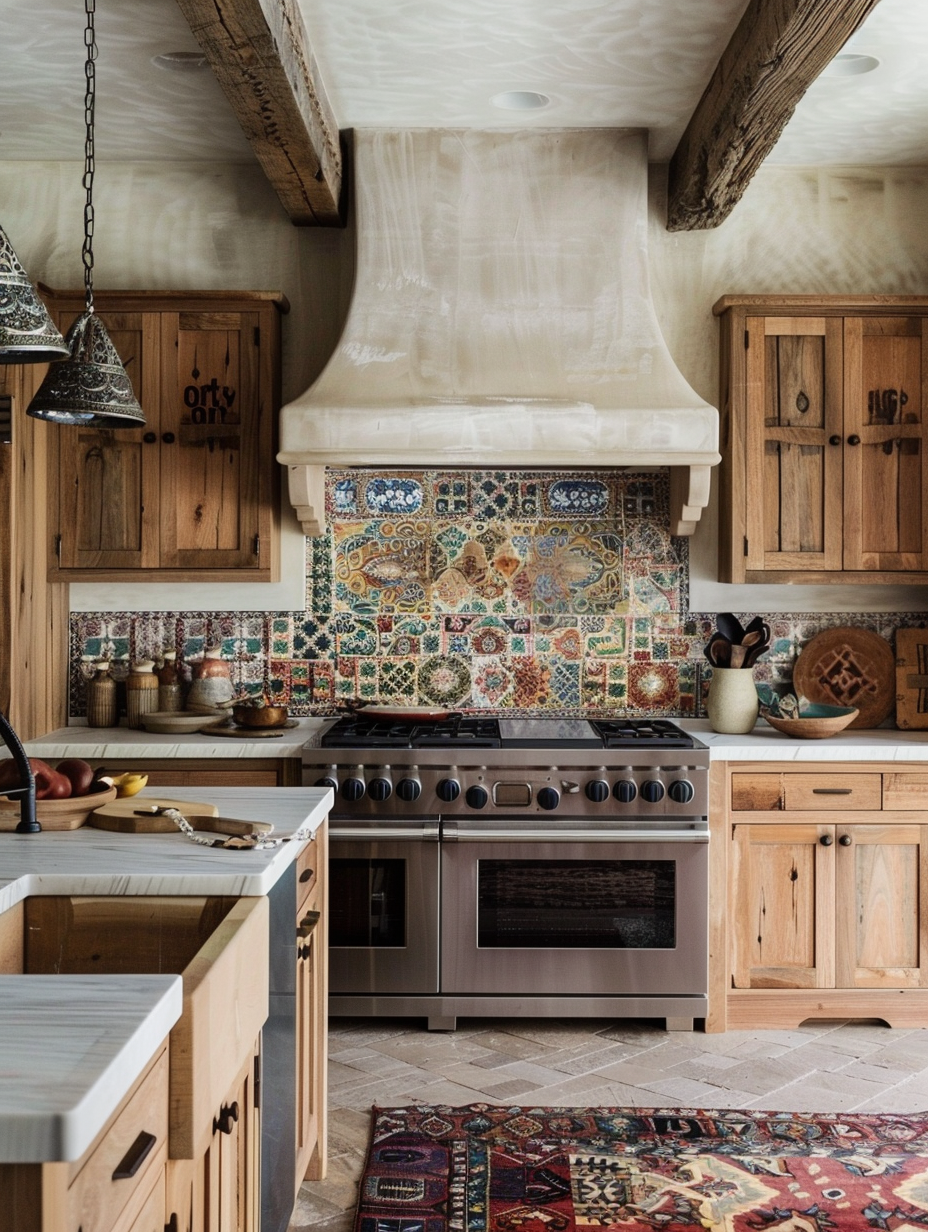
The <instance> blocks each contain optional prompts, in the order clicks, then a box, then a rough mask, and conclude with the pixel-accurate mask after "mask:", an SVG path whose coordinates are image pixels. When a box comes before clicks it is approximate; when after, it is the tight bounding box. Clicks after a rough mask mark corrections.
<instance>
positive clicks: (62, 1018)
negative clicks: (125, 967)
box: [0, 975, 183, 1164]
mask: <svg viewBox="0 0 928 1232" xmlns="http://www.w3.org/2000/svg"><path fill="white" fill-rule="evenodd" d="M182 1004H183V988H182V981H181V978H180V976H179V975H134V976H129V975H123V976H100V975H70V976H68V975H5V976H2V977H0V1161H2V1162H4V1163H16V1164H21V1163H43V1162H45V1161H48V1160H74V1159H80V1157H81V1156H82V1155H83V1153H84V1152H85V1151H86V1150H87V1148H88V1147H89V1146H90V1144H91V1143H92V1142H93V1140H94V1138H96V1136H97V1134H98V1133H99V1132H100V1130H101V1129H102V1128H103V1126H104V1125H105V1124H106V1121H107V1119H108V1118H109V1117H110V1115H111V1114H112V1112H113V1109H114V1108H115V1107H117V1106H118V1104H119V1103H120V1101H121V1100H122V1099H123V1098H124V1096H125V1095H126V1093H127V1092H128V1090H129V1089H130V1087H131V1086H132V1084H133V1083H134V1082H135V1080H136V1078H137V1077H138V1076H139V1074H141V1073H142V1072H143V1070H144V1069H145V1066H146V1065H147V1064H148V1061H149V1060H150V1059H151V1057H153V1056H154V1054H155V1050H156V1049H157V1048H158V1045H159V1044H160V1043H161V1041H162V1040H163V1039H164V1038H165V1036H166V1035H167V1033H168V1032H169V1031H170V1029H171V1027H172V1026H173V1025H174V1023H175V1022H177V1020H178V1018H180V1015H181V1007H182Z"/></svg>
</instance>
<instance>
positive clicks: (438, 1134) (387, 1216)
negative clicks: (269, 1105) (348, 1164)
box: [356, 1104, 928, 1232]
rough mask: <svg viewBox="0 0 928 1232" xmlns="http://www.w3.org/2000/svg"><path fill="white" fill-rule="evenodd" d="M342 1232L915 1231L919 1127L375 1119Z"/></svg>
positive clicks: (474, 1115) (470, 1115) (926, 1118)
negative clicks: (603, 1231)
mask: <svg viewBox="0 0 928 1232" xmlns="http://www.w3.org/2000/svg"><path fill="white" fill-rule="evenodd" d="M374 1114H375V1116H374V1127H373V1132H372V1139H371V1147H370V1152H369V1154H368V1160H367V1166H366V1169H365V1173H364V1177H363V1179H362V1181H361V1191H360V1195H359V1199H358V1216H357V1223H356V1232H572V1230H573V1229H595V1228H609V1229H613V1230H615V1232H618V1230H619V1229H624V1228H637V1227H647V1228H657V1229H661V1230H662V1232H677V1229H684V1228H685V1229H693V1228H713V1229H714V1228H722V1229H731V1230H732V1232H741V1230H744V1232H749V1230H750V1232H756V1230H757V1229H763V1230H774V1232H833V1230H834V1229H841V1230H845V1229H854V1230H855V1232H857V1230H862V1229H866V1228H878V1229H883V1230H884V1232H915V1230H916V1229H920V1228H925V1227H928V1114H919V1115H916V1116H907V1115H901V1114H900V1115H875V1114H873V1115H871V1114H864V1113H849V1114H848V1115H846V1116H843V1115H835V1116H832V1115H829V1116H821V1115H807V1114H796V1113H785V1112H760V1113H757V1112H712V1111H702V1110H695V1109H687V1108H682V1109H680V1108H678V1109H671V1108H656V1109H655V1108H637V1109H635V1108H532V1107H528V1106H526V1107H519V1108H498V1107H494V1106H492V1105H489V1104H473V1105H471V1106H469V1107H466V1108H448V1107H444V1106H442V1105H435V1106H417V1107H408V1108H375V1109H374Z"/></svg>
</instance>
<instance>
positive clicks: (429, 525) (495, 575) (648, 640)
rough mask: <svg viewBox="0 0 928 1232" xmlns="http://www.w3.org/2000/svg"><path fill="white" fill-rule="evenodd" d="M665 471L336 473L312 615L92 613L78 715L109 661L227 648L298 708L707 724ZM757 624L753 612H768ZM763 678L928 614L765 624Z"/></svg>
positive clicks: (702, 670)
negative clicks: (825, 636)
mask: <svg viewBox="0 0 928 1232" xmlns="http://www.w3.org/2000/svg"><path fill="white" fill-rule="evenodd" d="M668 484H669V481H668V474H667V472H666V471H658V472H654V473H651V472H648V473H640V474H629V473H624V474H623V473H608V474H605V473H602V472H590V473H577V472H565V473H554V472H529V471H415V472H413V471H408V472H402V473H389V472H381V471H374V470H345V471H330V472H329V473H328V475H327V482H326V509H327V511H328V517H329V521H330V528H329V531H328V533H327V534H326V535H324V536H321V537H320V538H318V539H308V540H307V541H306V553H307V560H306V563H307V596H306V610H305V611H302V612H156V613H139V612H81V613H75V614H73V615H72V617H71V681H70V684H71V689H70V712H71V715H72V716H74V717H79V716H81V715H83V714H84V713H85V712H86V698H85V685H86V680H87V677H88V676H89V675H90V673H91V664H92V662H93V661H94V660H95V659H98V658H100V657H106V658H109V659H111V660H112V661H113V663H114V665H115V668H114V673H115V674H116V675H117V676H119V675H125V674H126V672H127V671H128V665H129V663H130V661H132V660H134V659H139V658H156V657H157V655H158V653H159V652H160V651H161V650H162V649H163V648H166V647H170V648H172V649H174V650H176V651H177V655H178V659H179V660H180V661H181V662H182V663H183V664H184V665H185V671H186V673H187V675H188V677H189V674H190V664H191V663H193V662H195V661H196V660H198V659H200V658H202V657H203V653H204V650H205V648H206V646H207V645H210V644H218V645H219V646H221V651H222V655H223V657H224V658H226V659H228V660H229V662H230V664H231V670H232V678H233V682H234V683H235V685H236V688H237V690H238V691H239V692H240V693H242V694H252V695H261V694H265V695H267V696H268V698H270V699H273V700H275V701H281V702H286V703H287V705H288V706H289V707H290V710H291V713H293V714H295V715H300V714H327V713H334V712H335V711H336V710H337V709H338V707H339V706H341V705H343V704H344V703H345V702H346V701H352V700H355V699H361V700H364V701H371V702H383V703H390V704H397V705H412V704H427V705H432V706H455V707H459V708H474V709H481V710H490V711H500V712H505V713H512V714H516V713H518V714H544V713H550V712H552V711H557V712H559V713H561V712H568V713H571V712H572V713H584V714H585V713H597V712H607V713H617V714H630V715H641V714H650V715H665V716H671V717H672V716H687V715H699V714H704V713H705V692H706V685H707V682H708V680H709V679H710V677H711V671H710V669H709V667H708V665H707V664H706V662H705V659H704V658H703V653H702V651H703V646H704V645H705V643H706V641H707V640H708V637H709V634H710V633H711V631H712V629H713V627H714V622H715V614H714V613H696V612H690V611H689V610H688V609H689V593H688V592H689V572H688V569H689V552H688V541H687V540H686V539H677V538H673V537H672V536H671V535H670V534H669V531H668V529H667V528H668V526H669V492H668ZM755 614H756V613H753V612H752V613H743V614H741V615H743V616H745V617H746V616H753V615H755ZM765 616H766V619H767V620H769V622H770V625H771V631H772V635H773V640H772V644H771V647H770V649H769V650H768V652H767V653H766V655H765V656H764V659H763V660H762V661H761V662H760V663H759V664H758V665H757V667H756V668H755V672H754V675H755V679H756V680H758V681H767V682H769V683H771V684H773V685H775V686H776V685H781V686H785V685H787V684H788V683H789V681H790V680H791V678H792V665H793V661H794V660H795V657H796V655H797V653H798V651H799V650H800V649H801V647H802V646H803V644H804V643H805V642H807V641H808V640H809V638H811V637H812V636H813V635H814V634H815V633H818V632H819V631H820V630H821V629H824V628H829V627H833V626H835V625H843V624H854V625H858V626H860V627H861V628H866V629H871V630H873V631H874V632H876V633H879V634H880V635H881V636H882V637H885V638H886V639H887V640H889V641H890V642H891V641H892V638H893V635H894V632H895V630H896V629H897V628H898V627H900V626H907V627H912V626H920V625H924V624H926V623H928V614H924V613H904V614H898V615H897V614H892V613H882V612H881V613H873V614H866V613H861V614H855V615H853V616H851V615H848V614H847V613H816V614H814V615H810V614H801V615H793V614H790V613H782V612H781V613H765Z"/></svg>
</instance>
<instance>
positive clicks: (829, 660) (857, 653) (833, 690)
mask: <svg viewBox="0 0 928 1232" xmlns="http://www.w3.org/2000/svg"><path fill="white" fill-rule="evenodd" d="M793 689H794V691H795V693H796V694H797V696H799V695H801V696H802V697H805V698H807V699H808V700H809V701H810V702H823V703H824V704H825V705H828V706H856V707H857V709H858V710H859V711H860V713H859V714H858V716H857V718H856V719H854V721H853V722H852V723H850V724H849V725H848V728H847V729H846V730H849V729H850V728H852V727H879V725H880V724H881V723H882V722H883V720H884V719H886V718H888V717H889V715H890V714H891V713H892V708H893V702H894V701H895V696H896V658H895V655H894V654H893V651H892V647H891V646H890V644H889V642H887V641H886V639H885V638H882V637H880V635H879V634H878V633H871V632H870V630H869V629H856V628H853V627H851V626H844V625H840V626H838V627H837V628H835V629H824V630H823V631H822V632H821V633H817V634H816V635H815V637H813V638H812V639H811V641H809V642H808V643H807V644H806V645H805V646H804V647H803V649H802V651H801V652H800V655H799V658H798V659H797V660H796V666H795V667H794V668H793Z"/></svg>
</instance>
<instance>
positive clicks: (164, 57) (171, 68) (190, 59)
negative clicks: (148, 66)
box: [151, 51, 206, 73]
mask: <svg viewBox="0 0 928 1232" xmlns="http://www.w3.org/2000/svg"><path fill="white" fill-rule="evenodd" d="M151 62H152V64H155V65H157V67H158V68H163V69H167V71H168V72H169V73H191V72H196V70H197V69H200V68H206V56H204V54H203V52H202V51H164V52H162V53H161V55H160V56H152V58H151Z"/></svg>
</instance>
